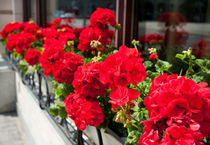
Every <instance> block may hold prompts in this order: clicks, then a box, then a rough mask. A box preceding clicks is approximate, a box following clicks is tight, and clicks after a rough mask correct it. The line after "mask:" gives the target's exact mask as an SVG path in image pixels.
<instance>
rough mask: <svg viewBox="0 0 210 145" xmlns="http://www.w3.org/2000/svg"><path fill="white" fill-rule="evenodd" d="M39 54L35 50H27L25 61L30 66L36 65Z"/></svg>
mask: <svg viewBox="0 0 210 145" xmlns="http://www.w3.org/2000/svg"><path fill="white" fill-rule="evenodd" d="M40 55H41V53H40V51H39V50H37V49H33V48H31V49H29V50H28V51H27V52H26V55H25V61H26V62H27V63H28V64H30V65H36V64H38V62H39V57H40Z"/></svg>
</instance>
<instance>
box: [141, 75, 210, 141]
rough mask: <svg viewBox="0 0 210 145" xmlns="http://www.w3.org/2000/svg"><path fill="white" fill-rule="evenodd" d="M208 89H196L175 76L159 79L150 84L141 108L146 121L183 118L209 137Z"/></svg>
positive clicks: (188, 82)
mask: <svg viewBox="0 0 210 145" xmlns="http://www.w3.org/2000/svg"><path fill="white" fill-rule="evenodd" d="M209 96H210V88H206V85H204V83H202V84H200V85H198V84H196V83H195V82H194V81H193V80H190V79H185V77H181V78H177V75H169V76H168V75H167V74H164V75H161V76H159V77H157V78H156V79H154V80H153V82H152V86H151V89H150V91H149V95H148V97H146V98H145V100H144V104H145V106H146V107H147V109H148V112H149V116H150V120H154V121H158V120H160V119H161V118H165V119H167V118H171V117H179V116H183V115H186V116H188V117H189V118H190V119H192V120H194V121H195V122H197V123H198V124H199V125H200V132H201V133H202V134H203V135H204V136H206V137H207V138H208V137H209V135H210V130H209V129H210V128H209V126H210V103H209V102H210V97H209Z"/></svg>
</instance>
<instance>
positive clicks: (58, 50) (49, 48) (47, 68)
mask: <svg viewBox="0 0 210 145" xmlns="http://www.w3.org/2000/svg"><path fill="white" fill-rule="evenodd" d="M64 44H65V43H64V42H61V41H59V40H56V39H53V38H51V39H50V38H49V39H46V41H45V43H44V45H43V47H44V48H45V49H44V51H43V53H42V55H41V57H40V64H41V67H42V68H43V69H44V74H45V75H46V76H48V75H50V74H52V71H53V67H54V65H55V64H56V62H58V61H59V59H60V58H61V56H62V52H63V51H62V50H63V47H64Z"/></svg>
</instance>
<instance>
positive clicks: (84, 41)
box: [78, 27, 110, 52]
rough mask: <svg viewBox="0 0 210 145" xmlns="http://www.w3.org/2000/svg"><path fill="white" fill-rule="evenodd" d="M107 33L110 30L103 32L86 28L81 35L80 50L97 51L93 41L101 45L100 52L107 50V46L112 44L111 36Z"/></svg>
mask: <svg viewBox="0 0 210 145" xmlns="http://www.w3.org/2000/svg"><path fill="white" fill-rule="evenodd" d="M107 32H108V29H104V30H103V31H102V30H101V29H99V28H97V27H88V28H85V29H84V30H83V31H82V32H81V33H80V36H79V45H78V49H80V50H81V51H82V52H88V51H92V50H96V48H95V47H92V46H91V41H93V40H96V41H99V42H100V43H101V46H100V48H99V50H100V51H102V50H106V48H105V44H108V43H109V42H110V38H109V34H108V33H107Z"/></svg>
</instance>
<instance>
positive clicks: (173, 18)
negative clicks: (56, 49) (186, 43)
mask: <svg viewBox="0 0 210 145" xmlns="http://www.w3.org/2000/svg"><path fill="white" fill-rule="evenodd" d="M157 20H158V21H160V22H165V26H174V25H175V26H177V25H180V24H181V23H183V24H184V23H186V21H187V20H186V18H185V17H184V16H183V15H182V14H181V13H178V12H168V13H162V14H161V15H160V16H159V17H158V19H157Z"/></svg>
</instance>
